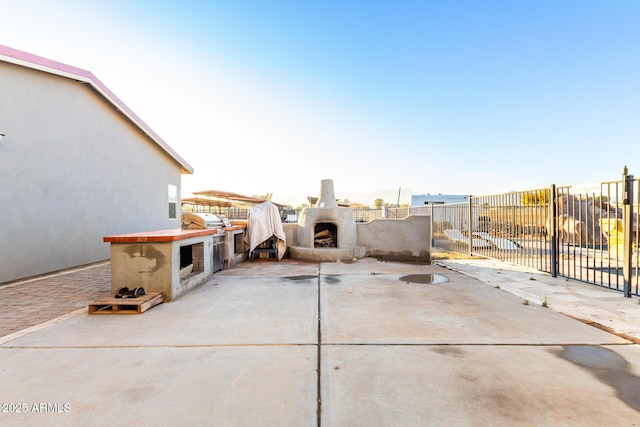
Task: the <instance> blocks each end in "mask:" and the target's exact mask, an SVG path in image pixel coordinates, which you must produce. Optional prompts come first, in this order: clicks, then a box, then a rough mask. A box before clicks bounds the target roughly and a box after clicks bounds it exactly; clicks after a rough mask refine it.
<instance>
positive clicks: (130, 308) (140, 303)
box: [89, 292, 164, 314]
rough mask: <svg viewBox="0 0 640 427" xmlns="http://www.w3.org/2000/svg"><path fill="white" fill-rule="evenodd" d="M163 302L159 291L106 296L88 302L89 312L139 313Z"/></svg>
mask: <svg viewBox="0 0 640 427" xmlns="http://www.w3.org/2000/svg"><path fill="white" fill-rule="evenodd" d="M163 302H164V297H163V296H162V293H161V292H151V293H148V294H146V295H143V296H141V297H138V298H113V297H106V298H102V299H99V300H97V301H94V302H92V303H91V304H89V314H141V313H144V312H145V311H147V310H149V309H150V308H151V307H153V306H154V305H158V304H161V303H163Z"/></svg>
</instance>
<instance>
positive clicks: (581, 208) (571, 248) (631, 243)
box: [430, 168, 640, 296]
mask: <svg viewBox="0 0 640 427" xmlns="http://www.w3.org/2000/svg"><path fill="white" fill-rule="evenodd" d="M639 182H640V181H639V180H637V179H635V178H634V177H633V176H632V175H628V174H627V172H626V168H625V172H624V175H623V179H622V180H620V181H612V182H603V183H601V184H600V185H599V186H596V187H591V188H580V187H577V186H565V187H556V186H555V185H552V186H551V187H550V188H542V189H536V190H529V191H521V192H511V193H505V194H498V195H491V196H480V197H470V199H469V202H468V203H459V204H450V205H434V206H431V207H430V209H431V210H432V212H431V215H432V220H433V236H434V245H435V246H439V247H443V248H447V249H449V250H453V251H457V252H462V253H468V254H473V255H479V256H483V257H489V258H496V259H501V260H504V261H508V262H512V263H516V264H520V265H525V266H529V267H533V268H536V269H538V270H541V271H545V272H548V273H550V274H551V275H553V276H562V277H568V278H571V279H576V280H580V281H583V282H588V283H592V284H595V285H598V286H603V287H607V288H611V289H616V290H619V291H622V292H624V294H625V296H631V295H632V294H633V295H640V289H639V278H638V277H639V274H638V273H639V271H638V269H639V266H638V264H639V263H638V260H639V253H638V247H640V230H639V227H638V214H639V212H640V194H639V188H640V184H639Z"/></svg>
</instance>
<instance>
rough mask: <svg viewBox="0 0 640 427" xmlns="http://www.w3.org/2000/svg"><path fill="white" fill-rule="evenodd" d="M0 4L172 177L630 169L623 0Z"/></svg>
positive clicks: (304, 189)
mask: <svg viewBox="0 0 640 427" xmlns="http://www.w3.org/2000/svg"><path fill="white" fill-rule="evenodd" d="M0 10H2V20H3V23H2V25H0V43H1V44H5V45H8V46H11V47H14V48H17V49H21V50H25V51H28V52H30V53H34V54H37V55H41V56H44V57H48V58H51V59H54V60H57V61H60V62H65V63H68V64H71V65H74V66H77V67H80V68H84V69H88V70H90V71H91V72H93V73H94V74H95V75H96V76H97V77H98V78H99V79H100V80H102V81H103V82H104V83H105V84H106V85H107V86H108V87H109V88H110V89H112V90H113V91H114V92H115V93H116V94H117V95H118V96H119V97H120V98H121V99H122V100H123V101H124V102H125V103H126V104H127V105H129V107H131V108H132V109H133V110H134V111H135V112H136V114H138V115H139V116H140V117H141V118H142V119H143V120H145V121H146V122H147V123H148V124H149V125H150V126H151V127H152V128H153V129H154V130H155V131H156V132H157V133H158V134H160V135H161V136H162V137H163V138H164V139H165V140H166V141H167V142H168V143H169V144H170V145H171V146H172V147H173V148H174V149H176V150H177V151H178V152H179V153H180V154H181V155H182V156H183V157H184V158H185V159H186V160H187V161H188V162H189V163H190V164H191V165H192V166H194V168H195V174H194V175H193V176H188V177H184V178H183V187H184V190H185V191H186V192H190V191H193V190H204V189H218V190H228V191H235V192H239V193H243V194H264V193H266V192H270V193H273V194H274V200H276V201H282V202H285V203H292V204H294V205H296V204H299V203H302V202H304V201H305V200H304V198H303V196H304V195H316V192H317V190H318V188H319V183H320V180H321V179H325V178H331V179H333V180H334V185H335V189H336V195H337V196H338V197H342V196H343V195H347V194H349V193H354V192H361V193H366V192H371V191H375V190H381V189H397V188H398V187H403V188H405V189H411V190H412V191H413V192H414V193H417V194H422V193H451V194H469V193H470V194H476V195H484V194H493V193H499V192H506V191H511V190H527V189H535V188H540V187H544V186H547V185H549V184H551V183H555V184H558V185H567V184H586V183H592V182H599V181H606V180H612V179H616V178H618V177H619V176H620V173H621V170H622V167H623V166H624V165H627V166H629V169H630V172H631V173H635V174H636V175H638V176H640V144H639V140H640V77H639V76H640V25H638V22H640V1H637V0H615V1H590V0H582V1H568V0H567V1H562V0H561V1H483V0H469V1H447V2H442V1H427V0H424V1H394V2H392V1H321V2H320V1H315V2H312V1H222V0H220V1H194V0H187V1H182V2H172V1H171V2H170V1H136V0H128V1H118V0H115V1H102V0H94V1H92V2H85V1H79V0H58V1H56V2H50V1H46V0H22V1H20V2H15V1H11V0H0ZM409 196H410V194H403V197H402V198H403V201H408V198H409ZM351 200H352V201H360V202H363V203H372V200H353V199H351ZM388 201H390V202H393V201H394V200H388Z"/></svg>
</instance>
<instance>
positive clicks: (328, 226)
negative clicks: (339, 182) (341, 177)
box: [289, 179, 366, 261]
mask: <svg viewBox="0 0 640 427" xmlns="http://www.w3.org/2000/svg"><path fill="white" fill-rule="evenodd" d="M289 252H290V254H291V257H292V258H295V259H303V260H309V261H342V260H345V261H346V260H349V261H351V260H354V259H360V258H363V257H364V255H365V252H366V250H365V248H364V247H363V246H358V234H357V228H356V222H355V220H354V219H353V213H352V212H351V209H350V208H341V207H339V206H338V203H337V202H336V197H335V194H334V191H333V181H332V180H330V179H323V180H322V181H321V185H320V196H319V197H318V201H317V202H316V204H315V206H314V207H313V208H306V209H303V210H302V212H300V216H299V218H298V223H297V225H296V245H294V246H289Z"/></svg>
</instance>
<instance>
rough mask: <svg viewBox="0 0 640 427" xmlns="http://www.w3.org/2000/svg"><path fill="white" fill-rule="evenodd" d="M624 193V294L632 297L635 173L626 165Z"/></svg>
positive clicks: (624, 170) (623, 174) (623, 175)
mask: <svg viewBox="0 0 640 427" xmlns="http://www.w3.org/2000/svg"><path fill="white" fill-rule="evenodd" d="M622 178H623V181H624V194H623V197H622V205H623V206H622V233H623V239H624V254H623V259H622V277H623V280H624V296H625V297H626V298H631V274H632V270H631V260H632V257H633V243H632V242H633V239H632V234H633V210H632V209H633V175H629V173H628V169H627V167H626V166H625V167H624V169H623V170H622Z"/></svg>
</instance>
